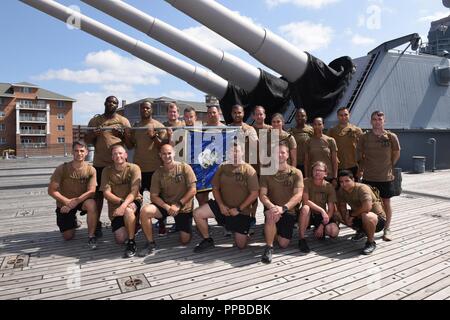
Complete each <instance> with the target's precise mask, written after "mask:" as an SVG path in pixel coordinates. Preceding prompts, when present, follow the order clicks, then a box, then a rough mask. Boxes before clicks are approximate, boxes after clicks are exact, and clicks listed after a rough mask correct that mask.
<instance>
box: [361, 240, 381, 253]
mask: <svg viewBox="0 0 450 320" xmlns="http://www.w3.org/2000/svg"><path fill="white" fill-rule="evenodd" d="M376 248H377V244H376V243H375V241H373V242H369V241H367V242H366V244H365V246H364V249H363V251H362V254H366V255H367V254H371V253H372V252H374V251H375V249H376Z"/></svg>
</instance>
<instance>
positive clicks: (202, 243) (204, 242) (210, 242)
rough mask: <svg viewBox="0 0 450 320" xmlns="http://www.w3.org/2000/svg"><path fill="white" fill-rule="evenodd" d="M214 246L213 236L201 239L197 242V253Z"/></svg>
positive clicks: (195, 249)
mask: <svg viewBox="0 0 450 320" xmlns="http://www.w3.org/2000/svg"><path fill="white" fill-rule="evenodd" d="M212 248H214V240H213V238H207V239H203V240H202V241H200V243H199V244H197V245H196V246H195V248H194V252H195V253H200V252H203V251H206V250H208V249H212Z"/></svg>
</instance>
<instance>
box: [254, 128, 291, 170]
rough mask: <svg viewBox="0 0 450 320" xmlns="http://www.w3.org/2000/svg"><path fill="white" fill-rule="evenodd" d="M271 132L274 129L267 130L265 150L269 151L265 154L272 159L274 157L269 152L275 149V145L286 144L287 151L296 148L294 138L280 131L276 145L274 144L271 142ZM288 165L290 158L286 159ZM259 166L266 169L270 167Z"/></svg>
mask: <svg viewBox="0 0 450 320" xmlns="http://www.w3.org/2000/svg"><path fill="white" fill-rule="evenodd" d="M272 130H274V129H269V130H268V136H267V150H269V151H267V153H268V154H270V155H271V156H272V159H273V158H274V157H273V155H272V153H271V151H272V149H274V148H276V147H277V145H278V144H280V143H284V144H286V145H287V146H288V148H289V151H291V150H293V149H296V148H297V142H295V139H294V137H293V136H292V135H291V134H290V133H288V132H286V131H284V130H281V132H280V133H279V136H278V143H277V142H276V140H274V141H272ZM276 132H279V130H276ZM288 163H289V164H291V158H290V157H289V159H288ZM261 166H262V167H268V166H270V164H261Z"/></svg>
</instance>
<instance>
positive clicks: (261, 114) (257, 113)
mask: <svg viewBox="0 0 450 320" xmlns="http://www.w3.org/2000/svg"><path fill="white" fill-rule="evenodd" d="M252 118H253V120H254V124H253V128H255V130H256V134H257V136H258V150H257V163H256V164H254V165H253V168H255V170H256V173H258V176H259V175H260V174H261V171H260V169H261V158H260V154H259V153H260V152H263V151H264V150H261V139H260V130H267V131H266V132H267V133H268V132H269V130H270V129H271V128H272V126H271V125H268V124H266V123H265V122H264V121H265V120H266V110H265V109H264V107H263V106H256V107H255V109H253V112H252ZM266 140H269V137H266ZM265 151H266V152H267V150H265Z"/></svg>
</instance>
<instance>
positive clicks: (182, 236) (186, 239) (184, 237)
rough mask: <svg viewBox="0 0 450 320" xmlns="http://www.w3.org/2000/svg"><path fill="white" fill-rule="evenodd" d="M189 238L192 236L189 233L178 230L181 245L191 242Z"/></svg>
mask: <svg viewBox="0 0 450 320" xmlns="http://www.w3.org/2000/svg"><path fill="white" fill-rule="evenodd" d="M191 238H192V236H191V234H190V233H187V232H183V231H180V243H181V245H183V246H185V245H187V244H189V242H191Z"/></svg>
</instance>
